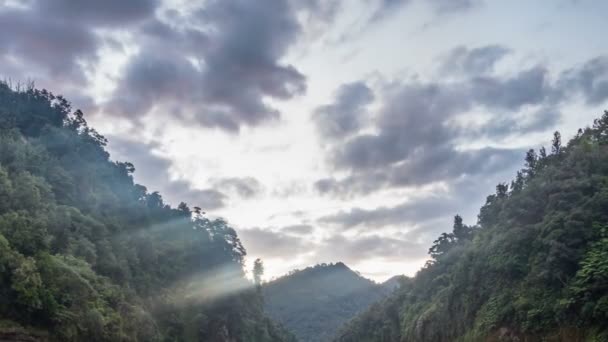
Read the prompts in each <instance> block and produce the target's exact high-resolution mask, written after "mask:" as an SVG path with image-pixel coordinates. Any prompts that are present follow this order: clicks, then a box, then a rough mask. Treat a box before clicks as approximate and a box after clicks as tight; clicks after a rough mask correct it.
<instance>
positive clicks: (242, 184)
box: [211, 177, 263, 199]
mask: <svg viewBox="0 0 608 342" xmlns="http://www.w3.org/2000/svg"><path fill="white" fill-rule="evenodd" d="M211 183H212V184H213V187H214V188H217V189H220V190H222V191H223V192H227V193H233V194H235V195H238V196H239V197H241V198H244V199H249V198H253V197H255V196H257V195H259V194H260V193H261V192H262V191H263V186H262V184H261V183H260V182H259V181H258V180H257V179H255V178H253V177H241V178H239V177H232V178H219V179H212V180H211Z"/></svg>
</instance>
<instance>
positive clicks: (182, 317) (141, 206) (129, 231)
mask: <svg viewBox="0 0 608 342" xmlns="http://www.w3.org/2000/svg"><path fill="white" fill-rule="evenodd" d="M105 144H106V140H105V138H104V137H103V136H101V135H100V134H98V133H97V132H96V131H95V130H94V129H92V128H91V127H89V126H88V125H87V123H86V121H85V119H84V117H83V114H82V112H80V111H72V109H71V107H70V104H69V102H67V101H66V100H65V99H64V98H62V97H56V96H54V95H52V94H51V93H49V92H47V91H44V90H42V91H40V90H36V89H33V88H28V89H21V90H15V89H12V88H11V87H9V86H8V85H7V84H5V83H0V340H3V339H9V340H10V339H12V338H17V337H15V336H21V337H19V338H20V339H22V340H52V341H288V340H292V337H290V335H288V334H286V333H284V332H283V331H282V330H280V329H278V328H276V327H275V326H274V325H273V324H272V323H271V322H270V320H269V319H267V318H265V316H264V313H263V308H262V301H261V297H260V295H259V293H258V292H257V291H255V289H254V287H253V286H252V285H251V284H250V282H249V281H247V280H246V279H245V278H244V275H243V258H244V257H245V248H244V247H243V246H242V245H241V243H240V241H239V239H238V237H237V234H236V232H235V231H234V230H233V229H232V228H230V227H229V226H228V225H227V223H226V222H225V221H223V220H209V219H207V218H206V217H204V216H203V215H202V213H201V211H200V209H199V208H194V209H190V208H189V207H188V205H186V204H185V203H181V204H180V205H179V206H178V207H177V208H172V207H170V206H169V205H167V204H165V203H164V202H163V199H162V197H161V195H160V194H158V193H157V192H149V191H148V190H147V189H146V188H145V187H144V186H142V185H138V184H134V182H133V178H132V173H133V172H134V170H135V168H134V166H133V165H132V164H130V163H128V162H113V161H110V159H109V154H108V152H106V150H105V149H104V146H105ZM11 336H12V337H11Z"/></svg>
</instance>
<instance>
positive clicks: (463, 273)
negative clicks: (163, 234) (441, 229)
mask: <svg viewBox="0 0 608 342" xmlns="http://www.w3.org/2000/svg"><path fill="white" fill-rule="evenodd" d="M606 208H608V112H605V113H604V115H603V116H602V117H601V118H600V119H598V120H596V121H595V122H594V125H593V126H592V127H590V128H587V129H585V130H580V131H579V133H578V134H577V135H576V136H575V137H574V139H572V140H571V141H569V142H568V144H567V145H566V146H563V145H562V143H561V136H560V134H559V133H557V132H556V133H555V134H554V138H553V143H552V147H551V154H547V153H546V151H545V150H544V149H541V153H540V155H538V154H536V152H535V151H534V150H530V151H529V152H528V153H527V154H526V157H525V167H524V169H522V170H521V171H519V172H518V173H517V176H516V178H515V180H514V181H513V182H512V183H511V186H510V187H507V186H506V184H499V185H498V186H497V188H496V193H495V194H492V195H490V196H488V198H487V201H486V204H485V205H484V206H483V207H482V208H481V209H480V213H479V216H478V223H477V225H476V226H474V227H470V229H469V230H464V227H465V226H464V225H463V224H462V222H461V220H459V216H457V217H456V219H455V224H454V230H453V232H452V233H444V234H442V235H441V236H440V237H439V238H438V239H437V240H436V241H435V242H434V245H433V246H432V247H431V249H430V251H429V253H430V254H431V257H432V258H433V259H432V261H431V262H429V263H427V266H426V267H425V268H424V269H422V270H421V271H419V272H418V274H417V275H416V277H415V278H414V279H413V280H412V281H411V282H410V283H409V284H408V285H407V286H403V287H401V289H400V290H399V291H397V292H396V293H395V294H393V295H392V296H391V297H390V298H389V299H387V300H385V301H384V302H382V303H380V304H377V305H375V306H373V307H372V308H371V309H370V310H368V311H367V312H365V313H364V314H362V315H360V316H359V317H357V318H355V319H354V320H353V321H351V322H350V323H349V324H348V325H347V326H346V327H345V328H344V329H343V331H342V332H341V333H340V335H339V336H338V338H337V340H338V341H484V340H485V341H515V340H519V341H525V340H527V341H608V327H607V326H606V322H608V211H607V210H606ZM463 231H467V234H462V232H463Z"/></svg>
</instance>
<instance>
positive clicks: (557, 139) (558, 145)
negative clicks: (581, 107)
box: [551, 131, 562, 154]
mask: <svg viewBox="0 0 608 342" xmlns="http://www.w3.org/2000/svg"><path fill="white" fill-rule="evenodd" d="M561 150H562V135H561V134H560V133H559V132H558V131H555V133H553V142H552V143H551V153H552V154H559V153H560V152H561Z"/></svg>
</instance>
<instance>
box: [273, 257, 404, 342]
mask: <svg viewBox="0 0 608 342" xmlns="http://www.w3.org/2000/svg"><path fill="white" fill-rule="evenodd" d="M396 282H397V281H396V279H392V280H391V281H388V282H387V283H385V284H376V283H374V282H372V281H371V280H368V279H365V278H363V277H361V276H360V275H359V274H357V273H356V272H354V271H352V270H351V269H349V268H348V267H347V266H346V265H344V264H343V263H336V264H320V265H316V266H314V267H308V268H306V269H304V270H296V271H293V272H291V273H290V274H289V275H287V276H284V277H281V278H279V279H276V280H273V281H271V282H269V283H266V284H264V286H263V294H264V300H265V305H266V311H267V312H268V314H269V316H270V317H272V318H273V319H274V320H276V321H277V322H280V323H281V324H283V325H284V326H285V327H286V328H288V329H289V330H290V331H292V332H293V333H294V335H296V337H297V338H298V340H299V341H303V342H305V341H306V342H308V341H311V342H312V341H328V340H330V339H331V338H332V337H333V336H334V335H335V334H336V332H337V331H338V329H339V327H340V326H341V325H342V324H344V323H345V322H347V321H348V320H349V319H351V318H352V317H354V316H355V315H356V314H357V313H359V312H361V311H362V310H364V309H366V308H367V307H369V306H370V305H371V304H372V303H374V302H375V301H377V300H380V299H382V298H383V297H385V296H387V295H388V294H389V293H390V292H391V291H392V290H393V289H394V288H395V287H396V286H398V284H397V283H396Z"/></svg>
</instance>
